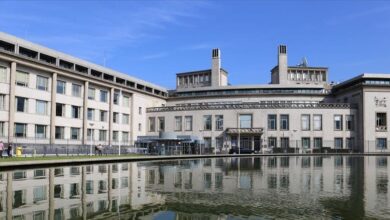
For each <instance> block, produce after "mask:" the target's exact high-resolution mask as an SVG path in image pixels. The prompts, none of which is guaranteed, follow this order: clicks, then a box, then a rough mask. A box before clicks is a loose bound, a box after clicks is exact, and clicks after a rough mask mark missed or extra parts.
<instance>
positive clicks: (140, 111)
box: [138, 107, 142, 115]
mask: <svg viewBox="0 0 390 220" xmlns="http://www.w3.org/2000/svg"><path fill="white" fill-rule="evenodd" d="M138 114H139V115H142V107H138Z"/></svg>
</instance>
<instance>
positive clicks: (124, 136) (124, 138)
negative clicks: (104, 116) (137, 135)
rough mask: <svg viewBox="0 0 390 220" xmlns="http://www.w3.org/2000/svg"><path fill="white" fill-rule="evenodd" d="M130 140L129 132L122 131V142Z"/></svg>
mask: <svg viewBox="0 0 390 220" xmlns="http://www.w3.org/2000/svg"><path fill="white" fill-rule="evenodd" d="M128 141H129V132H122V142H124V143H127V142H128Z"/></svg>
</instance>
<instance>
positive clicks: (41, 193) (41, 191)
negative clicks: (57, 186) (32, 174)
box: [33, 186, 46, 219]
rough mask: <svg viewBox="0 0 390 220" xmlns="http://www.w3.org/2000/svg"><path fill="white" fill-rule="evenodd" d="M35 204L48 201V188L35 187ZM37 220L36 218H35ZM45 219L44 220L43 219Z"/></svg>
mask: <svg viewBox="0 0 390 220" xmlns="http://www.w3.org/2000/svg"><path fill="white" fill-rule="evenodd" d="M33 200H34V203H36V202H39V201H42V200H46V186H36V187H34V199H33ZM34 219H35V218H34ZM42 219H44V218H42Z"/></svg>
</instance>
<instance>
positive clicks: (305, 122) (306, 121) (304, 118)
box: [301, 115, 310, 131]
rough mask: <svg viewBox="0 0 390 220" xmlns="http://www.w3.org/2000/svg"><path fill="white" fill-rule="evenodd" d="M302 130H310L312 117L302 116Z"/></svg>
mask: <svg viewBox="0 0 390 220" xmlns="http://www.w3.org/2000/svg"><path fill="white" fill-rule="evenodd" d="M301 128H302V131H309V130H310V115H301Z"/></svg>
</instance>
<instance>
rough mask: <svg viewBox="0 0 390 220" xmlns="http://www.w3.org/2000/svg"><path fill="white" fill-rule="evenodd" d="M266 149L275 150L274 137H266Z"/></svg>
mask: <svg viewBox="0 0 390 220" xmlns="http://www.w3.org/2000/svg"><path fill="white" fill-rule="evenodd" d="M268 147H269V148H276V147H277V143H276V137H268Z"/></svg>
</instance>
